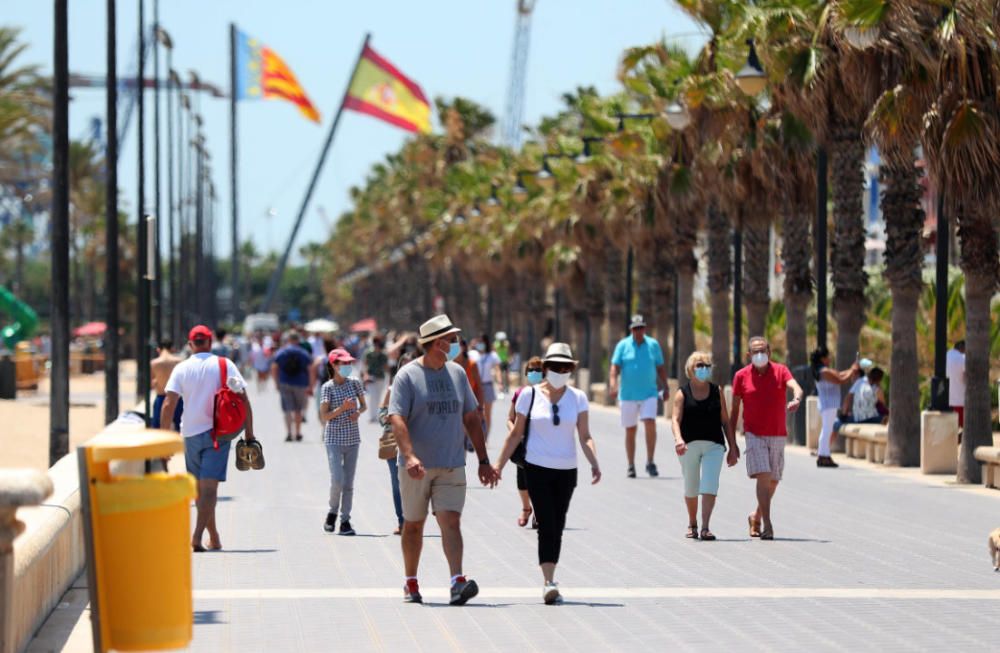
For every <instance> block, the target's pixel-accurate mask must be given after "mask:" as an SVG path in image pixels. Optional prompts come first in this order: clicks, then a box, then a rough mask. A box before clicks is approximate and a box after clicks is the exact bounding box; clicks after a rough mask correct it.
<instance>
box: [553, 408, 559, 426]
mask: <svg viewBox="0 0 1000 653" xmlns="http://www.w3.org/2000/svg"><path fill="white" fill-rule="evenodd" d="M552 426H559V405H558V404H552Z"/></svg>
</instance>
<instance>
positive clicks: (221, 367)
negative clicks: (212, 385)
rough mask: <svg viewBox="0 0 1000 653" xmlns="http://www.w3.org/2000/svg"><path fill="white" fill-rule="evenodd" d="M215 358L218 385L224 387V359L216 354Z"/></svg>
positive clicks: (225, 370)
mask: <svg viewBox="0 0 1000 653" xmlns="http://www.w3.org/2000/svg"><path fill="white" fill-rule="evenodd" d="M215 358H216V359H218V361H219V385H220V386H221V387H223V388H224V387H226V376H227V375H226V372H228V370H227V369H226V359H225V358H223V357H222V356H216V357H215Z"/></svg>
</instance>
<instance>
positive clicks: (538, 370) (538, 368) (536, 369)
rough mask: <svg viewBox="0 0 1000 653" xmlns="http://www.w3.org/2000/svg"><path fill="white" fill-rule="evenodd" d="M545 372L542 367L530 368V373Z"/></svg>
mask: <svg viewBox="0 0 1000 653" xmlns="http://www.w3.org/2000/svg"><path fill="white" fill-rule="evenodd" d="M544 371H545V370H543V369H542V368H540V367H529V368H528V372H544Z"/></svg>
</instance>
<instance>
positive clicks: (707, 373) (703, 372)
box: [694, 367, 712, 381]
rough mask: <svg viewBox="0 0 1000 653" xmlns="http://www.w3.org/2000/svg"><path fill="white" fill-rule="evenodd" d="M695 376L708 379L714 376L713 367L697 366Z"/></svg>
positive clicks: (701, 379) (702, 379)
mask: <svg viewBox="0 0 1000 653" xmlns="http://www.w3.org/2000/svg"><path fill="white" fill-rule="evenodd" d="M694 378H696V379H698V380H699V381H708V380H709V379H710V378H712V368H711V367H696V368H694Z"/></svg>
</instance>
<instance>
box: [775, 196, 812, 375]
mask: <svg viewBox="0 0 1000 653" xmlns="http://www.w3.org/2000/svg"><path fill="white" fill-rule="evenodd" d="M810 222H811V220H810V218H809V215H808V214H807V213H804V212H802V211H798V210H796V209H795V208H793V207H791V206H786V208H785V213H784V219H783V220H782V223H781V231H782V235H783V238H782V241H781V261H782V265H783V266H784V273H785V283H784V300H785V343H786V348H787V351H788V364H789V366H790V367H793V368H794V367H796V366H799V365H805V364H806V362H807V348H808V344H807V340H806V311H807V310H808V307H809V302H810V301H811V300H812V290H813V278H812V272H811V270H810V268H809V262H810V260H811V258H812V250H811V244H812V243H811V241H810V238H809V225H810Z"/></svg>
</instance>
